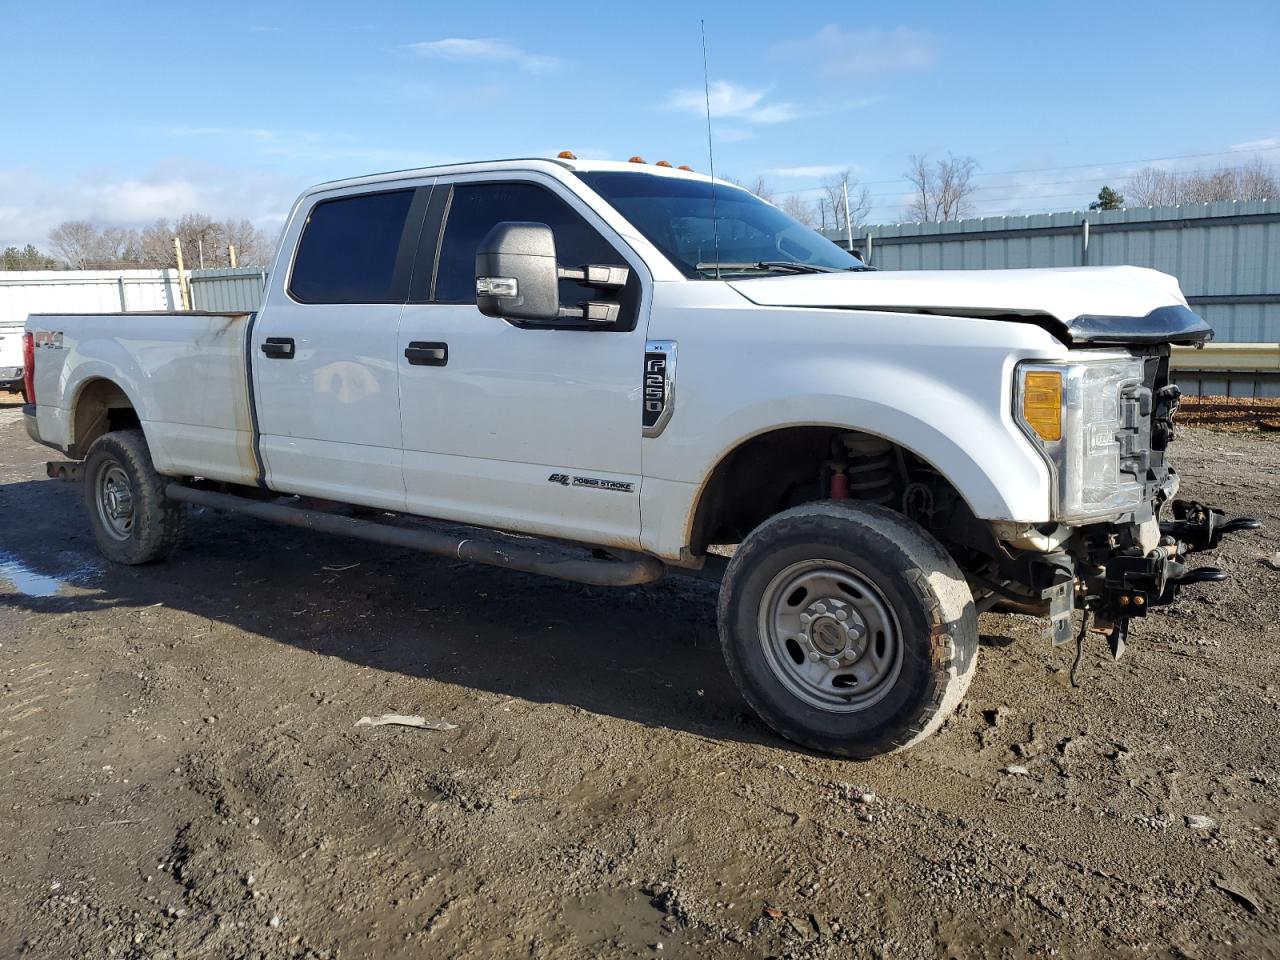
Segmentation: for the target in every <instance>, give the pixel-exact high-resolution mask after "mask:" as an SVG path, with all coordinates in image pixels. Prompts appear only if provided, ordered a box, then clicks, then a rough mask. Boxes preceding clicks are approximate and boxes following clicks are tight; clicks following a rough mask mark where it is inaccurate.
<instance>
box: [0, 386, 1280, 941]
mask: <svg viewBox="0 0 1280 960" xmlns="http://www.w3.org/2000/svg"><path fill="white" fill-rule="evenodd" d="M1176 454H1177V457H1176V459H1177V462H1179V464H1180V466H1181V467H1182V470H1183V473H1184V477H1185V481H1184V492H1185V493H1186V494H1187V495H1190V496H1192V497H1196V498H1200V499H1203V500H1206V501H1208V502H1211V503H1216V504H1220V505H1222V506H1224V507H1226V508H1227V510H1228V511H1229V512H1231V513H1243V512H1248V513H1253V514H1257V515H1260V516H1262V517H1263V518H1264V519H1265V521H1266V522H1267V524H1268V528H1267V530H1265V531H1263V532H1262V533H1252V534H1245V535H1241V536H1239V537H1237V538H1236V539H1234V540H1231V541H1229V542H1228V545H1227V546H1226V547H1225V548H1224V549H1222V550H1221V551H1220V552H1219V554H1218V556H1217V557H1216V559H1214V560H1210V561H1207V562H1213V563H1217V564H1219V565H1221V566H1223V567H1225V568H1226V569H1228V570H1229V571H1230V573H1231V575H1232V579H1231V580H1230V581H1228V582H1227V583H1225V584H1221V585H1216V586H1208V585H1206V586H1198V587H1193V588H1189V589H1188V590H1187V591H1186V593H1185V594H1184V597H1183V600H1182V602H1181V603H1180V605H1178V606H1177V607H1175V608H1173V609H1172V610H1168V611H1167V612H1157V613H1154V614H1153V615H1152V616H1151V617H1150V618H1148V619H1147V620H1146V621H1145V622H1141V623H1139V624H1137V626H1136V628H1135V630H1134V634H1135V636H1134V638H1133V641H1132V643H1131V645H1130V649H1129V652H1128V653H1127V654H1126V655H1125V657H1124V658H1123V659H1122V660H1121V661H1120V662H1119V663H1111V662H1110V660H1109V657H1108V656H1107V655H1106V652H1105V646H1104V644H1103V643H1102V642H1101V640H1098V639H1094V640H1092V641H1091V644H1090V646H1089V648H1088V651H1087V655H1086V658H1085V661H1084V667H1083V670H1082V678H1083V680H1082V682H1083V686H1082V687H1081V688H1080V689H1072V688H1071V686H1070V684H1069V682H1068V669H1067V668H1068V666H1069V663H1070V659H1071V654H1072V650H1071V649H1070V648H1068V647H1064V648H1060V649H1058V650H1054V649H1052V648H1051V647H1050V646H1049V644H1048V643H1047V641H1046V640H1044V639H1043V638H1042V634H1041V627H1040V625H1039V623H1038V622H1037V621H1034V620H1031V619H1028V618H1022V617H1013V616H997V615H988V616H984V617H983V618H982V631H983V648H982V653H981V658H982V660H981V665H980V668H979V670H978V674H977V678H976V680H975V682H974V685H973V688H972V689H971V691H970V694H969V698H968V701H967V703H966V704H964V705H963V706H962V708H961V712H960V713H959V715H958V716H957V717H956V718H955V719H954V720H953V721H952V722H950V723H949V724H948V725H947V726H946V727H945V728H944V729H943V730H942V732H941V733H940V734H939V735H938V736H936V737H934V738H933V739H932V740H930V741H928V742H927V743H925V744H923V745H922V746H919V747H917V748H916V749H914V750H912V751H910V752H908V753H906V754H902V755H897V756H892V757H886V758H882V759H878V760H875V761H872V762H868V763H852V762H847V761H839V760H834V759H831V758H827V757H822V756H815V755H811V754H808V753H806V752H804V751H801V750H798V749H796V748H793V747H791V746H790V745H788V744H787V743H785V742H782V741H780V740H778V739H777V738H776V737H774V736H773V735H771V734H770V732H769V731H768V730H767V729H765V728H764V727H763V726H762V725H761V724H760V723H759V722H757V721H756V720H755V719H754V718H753V717H751V716H749V715H748V713H747V711H746V708H745V707H744V705H743V703H742V702H741V701H740V699H739V698H738V696H737V694H736V692H735V691H734V689H733V688H732V687H731V685H730V683H729V680H728V678H727V676H726V674H725V670H724V668H723V666H722V663H721V659H720V653H719V650H718V641H717V637H716V629H715V617H714V614H715V608H714V588H713V587H712V586H711V585H710V584H707V583H704V582H698V581H694V580H689V579H683V578H672V579H669V580H667V581H665V582H663V583H660V584H657V585H654V586H651V587H643V588H634V589H628V590H622V591H607V590H600V589H590V588H583V587H578V586H573V585H565V584H563V583H558V582H554V581H550V580H544V579H539V578H536V577H532V576H524V575H518V574H510V573H503V572H495V571H492V570H490V569H487V568H481V567H474V566H469V565H465V564H458V563H451V562H447V561H442V560H436V559H431V558H426V557H422V556H419V555H415V554H413V553H408V552H403V551H398V550H394V549H390V548H383V547H375V546H371V545H362V544H352V543H349V542H346V541H342V540H338V539H332V538H327V537H321V536H314V535H309V534H304V533H301V532H293V531H288V530H285V529H282V528H274V527H269V526H266V525H263V524H260V523H258V522H254V521H249V520H243V519H232V518H227V517H220V516H217V515H213V514H207V513H205V514H199V515H197V516H195V517H194V518H193V520H192V523H191V525H190V529H189V536H188V540H187V544H186V546H185V548H184V549H183V550H182V551H181V552H180V553H179V554H177V555H175V556H174V557H173V559H172V560H171V561H169V562H168V563H166V564H163V565H158V566H152V567H144V568H114V567H108V566H107V565H106V564H104V563H103V562H102V561H101V560H100V559H99V558H98V555H97V553H96V552H95V549H94V547H93V543H92V539H91V536H90V533H89V528H88V524H87V522H86V519H85V516H84V512H83V510H82V508H81V505H80V502H79V491H78V489H77V488H75V487H73V486H71V485H69V484H64V483H56V482H54V481H50V480H45V479H43V462H44V461H45V460H46V459H49V458H50V456H51V455H52V454H51V452H50V451H46V450H44V449H43V448H41V447H38V446H36V445H35V444H33V443H31V442H29V441H28V440H27V438H26V435H25V433H24V432H23V429H22V425H21V422H20V416H19V412H18V409H17V407H16V406H3V407H0V515H2V516H3V518H4V520H3V524H2V525H0V673H2V674H3V676H2V677H0V680H2V681H3V688H2V689H0V957H10V956H18V957H39V958H69V957H76V958H98V957H138V958H203V957H261V958H270V960H276V958H286V957H342V958H363V957H368V958H393V957H430V958H434V957H509V956H510V957H545V958H551V957H555V958H560V957H566V958H577V957H656V956H664V957H698V958H704V957H706V958H721V957H724V958H728V957H770V956H774V957H795V958H819V957H880V958H897V957H935V956H947V957H993V958H995V957H999V958H1020V957H1031V956H1060V957H1086V956H1104V955H1105V956H1109V957H1139V956H1141V957H1197V958H1201V957H1206V958H1207V957H1237V956H1238V957H1263V956H1277V955H1280V870H1278V869H1277V856H1278V854H1280V850H1278V849H1277V833H1278V831H1280V773H1278V772H1277V756H1278V750H1280V670H1278V669H1277V657H1278V656H1280V626H1278V624H1280V571H1277V570H1276V569H1274V568H1273V567H1272V566H1271V565H1270V564H1269V563H1268V560H1269V559H1270V558H1272V556H1273V554H1275V552H1276V550H1277V533H1278V532H1280V440H1278V439H1277V438H1276V437H1275V436H1274V435H1250V434H1218V433H1209V432H1204V431H1196V430H1187V431H1186V434H1185V436H1184V437H1183V438H1182V439H1181V440H1180V442H1179V443H1178V445H1177V447H1176ZM390 711H396V712H404V713H418V714H422V715H424V716H426V717H427V718H428V719H432V720H438V719H445V720H448V721H449V722H450V723H453V724H456V725H457V728H456V729H453V730H449V731H436V730H417V729H405V728H395V727H370V726H357V725H356V721H357V720H358V719H360V718H361V717H362V716H367V715H378V714H382V713H385V712H390ZM1010 767H1012V768H1014V769H1013V770H1012V771H1010V770H1009V768H1010ZM1018 768H1022V770H1019V769H1018ZM1200 818H1207V819H1200Z"/></svg>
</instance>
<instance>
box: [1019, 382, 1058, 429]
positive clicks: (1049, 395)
mask: <svg viewBox="0 0 1280 960" xmlns="http://www.w3.org/2000/svg"><path fill="white" fill-rule="evenodd" d="M1022 419H1023V420H1025V421H1026V424H1027V426H1029V427H1030V428H1031V429H1032V430H1034V431H1035V432H1036V435H1037V436H1038V437H1039V438H1040V439H1041V440H1061V439H1062V374H1061V373H1058V372H1057V371H1053V370H1029V371H1027V374H1026V378H1025V379H1024V380H1023V381H1022Z"/></svg>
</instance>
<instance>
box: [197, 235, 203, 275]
mask: <svg viewBox="0 0 1280 960" xmlns="http://www.w3.org/2000/svg"><path fill="white" fill-rule="evenodd" d="M196 252H197V254H198V255H199V257H200V269H201V270H203V269H204V241H203V240H199V239H197V240H196Z"/></svg>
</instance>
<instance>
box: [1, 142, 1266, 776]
mask: <svg viewBox="0 0 1280 960" xmlns="http://www.w3.org/2000/svg"><path fill="white" fill-rule="evenodd" d="M1209 336H1211V330H1210V328H1209V327H1208V326H1207V325H1206V324H1205V322H1204V321H1203V320H1201V319H1200V318H1199V317H1198V316H1196V315H1195V314H1194V313H1193V312H1192V311H1191V310H1189V309H1188V307H1187V304H1186V300H1185V299H1184V298H1183V296H1182V294H1181V293H1180V292H1179V289H1178V285H1177V282H1176V281H1175V280H1174V279H1173V278H1171V277H1169V276H1166V275H1164V274H1160V273H1157V272H1154V271H1151V270H1144V269H1136V268H1130V267H1100V268H1080V269H1058V270H1030V269H1028V270H998V271H970V272H964V271H955V272H899V273H885V272H876V271H874V270H872V269H871V268H869V267H867V266H866V265H864V264H863V263H862V262H861V261H860V260H859V259H858V258H857V257H856V256H854V255H852V254H851V253H850V252H846V251H845V250H842V249H840V248H839V247H837V246H836V245H834V244H832V243H831V242H829V241H828V240H826V239H824V238H823V237H821V236H820V235H819V234H817V233H815V232H814V231H813V230H811V229H808V228H806V227H804V226H802V225H801V224H799V223H797V222H795V221H794V220H792V219H790V218H789V217H787V216H786V215H785V214H784V213H782V212H781V211H780V210H778V209H777V208H775V207H773V206H771V205H770V204H768V203H765V202H764V201H762V200H760V199H758V198H756V197H755V196H753V195H751V194H750V193H748V192H747V191H745V190H742V189H739V188H738V187H736V186H733V185H731V184H728V183H724V182H720V181H714V180H712V179H710V178H708V177H705V176H702V175H699V174H696V173H693V172H689V171H685V170H682V169H673V168H671V167H670V166H668V165H647V164H640V163H604V162H590V163H587V162H578V161H576V160H575V159H573V158H571V157H568V158H561V159H558V160H547V159H528V160H507V161H498V162H486V163H469V164H460V165H456V166H446V167H436V168H428V169H419V170H410V171H405V172H401V173H394V174H384V175H378V176H372V177H364V178H359V179H353V180H344V181H341V182H336V183H328V184H323V185H321V186H318V187H316V188H314V189H312V190H309V191H307V192H306V193H305V194H303V196H302V197H301V198H299V200H298V201H297V203H296V204H295V205H294V207H293V210H292V213H291V214H290V216H289V219H288V222H287V225H286V227H285V230H284V234H283V237H282V239H281V242H280V249H279V252H278V253H277V255H276V259H275V263H274V266H273V268H272V269H271V272H270V277H269V281H268V283H267V288H266V292H265V297H264V303H263V305H262V308H261V310H260V311H258V312H256V313H241V314H210V313H199V312H188V313H166V314H141V313H129V314H106V315H93V316H83V315H77V316H66V315H33V316H31V317H30V319H29V320H28V321H27V330H26V337H27V344H28V354H30V355H34V368H32V365H31V364H28V368H27V389H28V396H29V400H30V404H29V405H28V406H27V407H26V408H25V414H26V422H27V428H28V430H29V431H30V434H31V436H32V437H34V438H35V439H36V440H39V441H40V442H42V443H45V444H48V445H50V446H52V447H56V448H57V449H59V450H61V451H64V452H65V453H66V454H67V455H68V456H69V457H70V458H71V459H72V461H81V460H83V461H84V462H83V464H80V463H76V462H67V461H63V462H58V463H51V464H50V465H49V472H50V475H52V476H62V477H67V478H71V479H81V478H82V479H83V482H84V487H85V497H86V501H87V504H88V508H89V509H88V512H89V518H90V521H91V523H92V526H93V530H94V532H95V535H96V538H97V541H98V543H99V545H100V547H101V549H102V551H103V552H104V553H105V554H106V556H107V557H109V558H110V559H111V560H114V561H117V562H121V563H145V562H147V561H151V560H154V559H157V558H159V557H162V556H164V555H165V554H167V553H168V552H169V551H170V550H171V549H172V548H173V547H174V545H175V544H176V543H177V541H178V538H179V536H180V533H181V531H182V527H183V517H184V511H185V509H186V505H187V504H190V503H195V504H202V505H205V506H207V507H213V508H218V509H227V510H238V511H241V512H244V513H248V514H250V515H253V516H257V517H261V518H264V519H268V520H274V521H278V522H282V523H291V524H294V525H298V526H304V527H310V528H313V529H318V530H324V531H331V532H338V533H346V534H350V535H352V536H357V537H364V538H367V539H371V540H376V541H381V542H386V543H394V544H400V545H407V546H413V547H418V548H421V549H424V550H427V551H431V552H435V553H443V554H448V555H451V556H459V557H462V558H464V559H468V560H473V561H477V562H483V563H491V564H495V565H499V566H505V567H508V568H511V569H516V570H523V571H534V572H540V573H547V574H552V575H556V576H561V577H566V578H569V579H572V580H577V581H580V582H585V583H593V584H601V585H626V584H635V583H642V582H648V581H652V580H655V579H657V578H659V577H661V576H662V575H663V574H664V573H665V572H667V571H668V570H671V569H675V570H699V569H702V568H704V567H705V568H706V571H704V575H705V573H706V572H708V571H709V572H711V573H713V574H714V575H717V576H720V577H721V578H722V583H721V589H720V602H719V623H720V632H721V638H722V643H723V648H724V654H725V657H726V660H727V662H728V667H729V670H730V672H731V673H732V675H733V677H734V679H735V680H736V681H737V683H738V684H739V686H740V688H741V690H742V693H743V695H744V697H745V698H746V700H747V701H748V702H749V703H750V704H751V706H752V707H753V708H754V709H755V710H756V711H757V712H758V713H759V715H760V716H761V717H762V718H763V719H764V720H765V722H767V723H768V724H769V725H770V726H772V727H773V728H774V729H775V730H777V731H778V732H779V733H781V734H782V735H784V736H786V737H788V738H791V739H792V740H794V741H796V742H798V743H801V744H804V745H806V746H809V747H812V748H816V749H819V750H823V751H829V752H832V753H836V754H840V755H845V756H857V757H864V756H870V755H873V754H876V753H883V752H886V751H890V750H895V749H899V748H902V747H906V746H908V745H910V744H912V743H914V742H916V741H918V740H920V739H921V738H923V737H925V736H927V735H929V734H930V733H931V732H932V731H934V730H936V729H937V728H938V727H939V726H940V725H941V723H942V722H943V720H944V719H945V718H946V717H947V715H948V714H949V713H950V711H951V710H952V709H953V708H954V707H955V705H956V704H957V703H958V702H959V700H960V698H961V697H962V696H963V694H964V692H965V689H966V688H967V687H968V685H969V682H970V679H971V678H972V676H973V673H974V669H975V665H976V661H977V656H978V625H977V613H978V612H979V611H981V610H985V609H988V608H990V607H992V606H994V605H996V604H999V603H1012V604H1017V605H1019V606H1020V607H1021V608H1022V609H1024V610H1034V611H1038V612H1040V613H1041V614H1042V615H1043V616H1045V617H1046V618H1047V620H1048V623H1049V630H1048V633H1049V636H1050V637H1051V638H1052V640H1053V641H1054V642H1059V643H1061V642H1065V641H1068V640H1070V639H1071V638H1072V637H1073V636H1074V637H1076V638H1077V642H1078V643H1079V642H1083V640H1084V638H1085V635H1086V633H1085V624H1087V623H1089V622H1090V621H1091V622H1092V625H1093V628H1094V630H1095V631H1097V632H1098V633H1102V634H1105V635H1106V636H1107V637H1108V638H1109V639H1110V642H1111V646H1112V650H1113V652H1114V653H1115V654H1116V655H1118V654H1119V652H1120V650H1121V649H1122V647H1123V644H1124V640H1125V636H1126V634H1127V632H1128V625H1129V622H1130V619H1131V618H1132V617H1135V616H1137V617H1140V616H1142V615H1144V614H1145V613H1146V612H1147V610H1148V609H1149V608H1150V607H1152V606H1155V605H1157V604H1166V603H1170V602H1172V601H1173V600H1174V598H1175V595H1176V594H1177V591H1178V589H1179V587H1180V586H1184V585H1186V584H1188V583H1191V582H1200V581H1207V580H1216V579H1221V578H1222V577H1223V576H1225V574H1223V573H1222V571H1219V570H1216V569H1212V568H1201V569H1198V570H1192V569H1188V567H1187V566H1186V564H1185V559H1186V555H1187V554H1188V553H1189V552H1191V551H1192V550H1197V549H1209V548H1212V547H1213V546H1215V545H1216V544H1217V541H1218V538H1219V537H1220V536H1221V535H1222V534H1223V533H1224V532H1228V531H1230V530H1233V529H1242V528H1251V527H1253V526H1256V522H1255V521H1250V520H1247V519H1241V520H1236V521H1230V522H1228V521H1226V520H1225V518H1224V517H1223V515H1222V513H1221V512H1220V511H1215V510H1212V509H1210V508H1206V507H1204V506H1201V505H1199V504H1195V503H1188V502H1185V501H1179V500H1174V499H1173V497H1174V494H1175V492H1176V490H1177V487H1178V477H1177V474H1176V473H1175V471H1174V470H1173V469H1172V467H1171V466H1170V465H1169V463H1168V461H1167V460H1166V448H1167V447H1168V444H1169V441H1170V440H1171V439H1172V437H1173V416H1174V411H1175V409H1176V407H1177V401H1178V389H1177V387H1176V386H1174V385H1173V384H1171V383H1170V380H1169V365H1168V357H1169V345H1170V344H1171V343H1182V344H1188V343H1197V342H1200V341H1202V340H1205V339H1207V338H1208V337H1209ZM360 508H373V509H372V510H368V509H366V510H361V509H360ZM392 514H394V515H396V516H392ZM417 517H421V518H432V519H434V520H437V521H448V522H450V523H451V524H454V525H457V524H463V525H469V526H470V527H483V528H487V530H488V531H493V532H485V531H477V530H475V529H467V530H463V531H462V532H459V528H458V527H457V526H453V527H449V528H444V529H442V528H441V525H440V524H428V523H425V522H422V521H418V520H416V519H411V518H417ZM498 531H501V533H499V532H498ZM512 534H514V535H517V536H512ZM553 541H554V542H553ZM725 556H731V557H732V559H731V560H729V561H728V562H727V564H725V563H724V561H723V559H722V558H723V557H725ZM1075 611H1080V616H1081V619H1082V623H1081V626H1080V628H1079V630H1078V632H1077V631H1076V628H1075V627H1074V626H1073V614H1074V612H1075Z"/></svg>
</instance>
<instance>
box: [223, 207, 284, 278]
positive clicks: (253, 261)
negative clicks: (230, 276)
mask: <svg viewBox="0 0 1280 960" xmlns="http://www.w3.org/2000/svg"><path fill="white" fill-rule="evenodd" d="M222 228H223V233H224V235H225V237H226V241H227V243H228V245H230V246H234V247H235V248H236V262H237V263H238V264H239V265H240V266H242V267H265V266H266V265H267V261H268V260H270V258H271V254H272V247H273V245H272V243H271V241H269V240H268V239H267V235H266V234H265V233H263V232H262V231H261V230H259V229H258V228H257V227H255V226H254V225H253V223H252V222H250V221H248V220H245V219H244V218H243V217H242V218H241V219H239V220H227V221H225V222H224V223H223V225H222ZM225 252H226V251H225V250H224V251H222V253H225ZM230 265H231V264H230V261H229V260H228V262H227V266H230Z"/></svg>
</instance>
